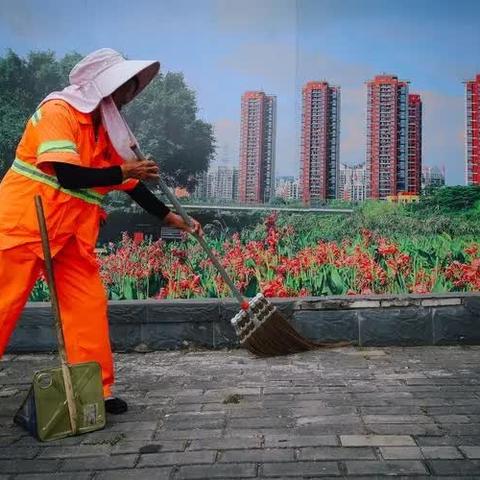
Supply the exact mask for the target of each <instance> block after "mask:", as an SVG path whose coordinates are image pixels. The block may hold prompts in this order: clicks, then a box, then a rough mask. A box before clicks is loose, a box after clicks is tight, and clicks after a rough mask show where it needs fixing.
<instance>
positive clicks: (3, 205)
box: [0, 48, 203, 413]
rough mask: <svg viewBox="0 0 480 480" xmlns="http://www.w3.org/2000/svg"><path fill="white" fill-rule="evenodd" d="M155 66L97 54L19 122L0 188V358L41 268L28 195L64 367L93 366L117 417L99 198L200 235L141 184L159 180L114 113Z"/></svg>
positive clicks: (120, 403)
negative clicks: (117, 196)
mask: <svg viewBox="0 0 480 480" xmlns="http://www.w3.org/2000/svg"><path fill="white" fill-rule="evenodd" d="M159 68H160V64H159V63H158V62H156V61H136V60H126V59H124V58H123V57H122V56H121V55H120V54H119V53H118V52H116V51H114V50H112V49H108V48H103V49H100V50H97V51H95V52H93V53H91V54H89V55H87V56H86V57H85V58H84V59H83V60H81V61H80V62H79V63H78V64H77V65H76V66H75V67H74V68H73V69H72V71H71V73H70V77H69V78H70V85H69V86H68V87H66V88H65V89H64V90H62V91H60V92H53V93H52V94H50V95H48V96H47V97H46V98H45V99H44V100H43V101H42V102H41V103H40V106H39V107H38V109H37V110H36V112H35V113H34V114H33V115H32V117H31V118H30V119H29V120H28V122H27V124H26V127H25V131H24V133H23V136H22V139H21V141H20V143H19V145H18V148H17V151H16V158H15V160H14V162H13V164H12V166H11V168H10V169H9V171H8V172H7V174H6V175H5V177H4V179H3V180H2V182H1V183H0V358H1V356H2V355H3V353H4V351H5V349H6V347H7V344H8V341H9V338H10V336H11V334H12V332H13V330H14V328H15V325H16V323H17V320H18V318H19V316H20V314H21V311H22V309H23V307H24V305H25V303H26V301H27V299H28V296H29V294H30V291H31V290H32V288H33V285H34V284H35V281H36V280H37V279H38V276H39V273H40V272H41V270H42V268H43V253H42V245H41V239H40V233H39V227H38V221H37V217H36V210H35V202H34V196H35V195H41V197H42V201H43V205H44V210H45V217H46V223H47V228H48V234H49V240H50V246H51V251H52V257H53V268H54V275H55V281H56V284H57V290H58V299H59V304H60V311H61V318H62V328H63V332H64V337H65V346H66V353H67V359H68V362H69V363H71V364H75V363H83V362H89V361H96V362H98V363H99V364H100V366H101V368H102V381H103V390H104V397H105V407H106V410H107V411H108V412H110V413H123V412H125V411H126V410H127V408H128V407H127V403H126V402H125V401H124V400H122V399H121V398H118V397H115V396H114V395H113V391H112V385H113V383H114V368H113V360H112V353H111V348H110V338H109V328H108V319H107V299H106V293H105V287H104V285H103V284H102V282H101V279H100V275H99V266H98V263H97V260H96V257H95V253H94V248H95V244H96V241H97V236H98V231H99V225H100V221H101V220H102V218H103V217H104V212H103V210H102V207H101V202H102V198H103V196H104V195H105V194H107V193H108V192H111V191H113V190H123V191H125V192H126V193H128V194H129V195H130V196H131V198H132V199H133V200H135V201H136V202H137V203H138V204H139V205H140V206H141V207H143V208H144V209H145V210H146V211H148V212H149V213H151V214H153V215H156V216H157V217H158V218H159V219H161V220H163V221H164V222H165V223H167V224H168V225H170V226H173V227H177V228H180V229H182V230H185V231H188V232H196V233H199V234H202V233H203V232H202V229H201V226H200V224H199V223H198V222H196V221H195V220H193V221H192V226H191V227H190V226H189V225H187V224H186V223H185V222H184V221H183V219H182V218H181V217H180V216H179V215H177V214H175V213H173V212H171V211H170V210H169V209H168V207H166V206H165V205H164V204H163V203H162V202H161V201H160V200H158V199H157V198H156V197H155V195H153V194H152V193H151V192H150V191H149V190H148V188H147V187H146V186H145V184H144V183H143V182H144V181H149V180H155V179H157V178H158V175H159V169H158V167H157V164H156V163H155V162H154V161H153V160H146V161H137V159H136V157H135V155H134V153H133V151H132V149H131V146H132V145H137V142H136V139H135V137H134V136H133V134H132V132H131V131H130V129H129V128H128V125H127V124H126V122H125V120H124V118H123V117H122V115H121V114H120V109H121V108H122V106H123V105H125V104H127V103H128V102H129V101H131V100H132V99H133V98H134V97H135V96H136V95H138V94H139V93H140V92H141V91H142V90H143V89H144V88H145V87H146V86H147V85H148V84H149V83H150V82H151V81H152V80H153V78H154V77H155V75H156V74H157V73H158V71H159Z"/></svg>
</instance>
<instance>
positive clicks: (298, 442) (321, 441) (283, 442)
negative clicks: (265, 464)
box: [265, 433, 338, 448]
mask: <svg viewBox="0 0 480 480" xmlns="http://www.w3.org/2000/svg"><path fill="white" fill-rule="evenodd" d="M336 445H338V440H337V437H336V436H335V435H312V436H307V435H301V436H300V435H299V436H294V435H291V434H289V433H285V434H283V435H266V436H265V447H266V448H270V447H276V448H291V447H294V448H295V447H327V446H331V447H333V446H336Z"/></svg>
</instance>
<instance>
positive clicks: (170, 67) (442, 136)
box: [0, 0, 480, 184]
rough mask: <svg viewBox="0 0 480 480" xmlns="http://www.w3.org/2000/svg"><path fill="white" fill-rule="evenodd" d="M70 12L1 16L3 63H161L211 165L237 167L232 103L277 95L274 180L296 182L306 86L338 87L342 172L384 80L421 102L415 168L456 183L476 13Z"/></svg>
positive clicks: (207, 6) (269, 8)
mask: <svg viewBox="0 0 480 480" xmlns="http://www.w3.org/2000/svg"><path fill="white" fill-rule="evenodd" d="M75 5H76V7H75V22H73V21H72V6H71V5H69V3H68V2H59V1H54V0H47V1H45V2H42V9H41V10H39V9H38V5H36V2H35V1H33V0H19V1H17V2H15V3H12V4H10V5H9V6H8V8H3V9H0V48H1V49H2V54H3V53H5V51H6V50H7V49H8V48H11V49H13V50H14V51H15V52H17V53H19V54H20V55H25V54H27V53H28V52H29V51H31V50H47V49H50V50H53V51H55V52H56V53H57V54H58V55H63V54H65V53H67V52H71V51H77V52H79V53H82V54H86V53H88V52H90V51H92V50H94V49H96V48H101V47H105V46H109V47H112V48H115V49H117V50H120V51H122V52H123V53H125V54H126V55H128V56H130V57H132V58H133V57H135V58H153V59H158V60H160V62H161V64H162V71H163V72H167V71H174V72H183V73H184V75H185V80H186V82H187V84H188V85H189V86H190V87H191V88H192V89H193V90H194V91H195V92H196V94H197V98H198V106H199V116H200V117H201V118H202V119H204V120H206V121H207V122H210V123H212V124H213V125H214V127H215V135H216V138H217V156H216V161H215V164H229V165H238V162H239V137H240V107H241V101H240V99H241V96H242V94H243V93H244V92H245V91H249V90H262V91H264V92H265V93H266V94H268V95H275V96H276V98H277V143H276V152H277V153H276V175H298V171H299V164H300V129H301V114H302V108H301V92H302V86H303V85H304V84H305V83H306V82H308V81H312V80H326V81H328V82H329V83H330V84H332V85H338V86H340V88H341V109H340V115H341V118H340V161H341V162H342V163H346V164H350V165H352V164H358V163H362V162H364V161H365V156H366V106H367V87H366V82H368V81H369V80H370V79H371V78H373V77H374V76H375V75H378V74H381V73H388V74H393V75H396V76H398V77H399V78H401V79H404V80H407V81H409V82H410V85H411V89H412V91H415V93H418V94H420V95H421V97H422V101H423V106H424V115H423V163H424V164H425V165H436V166H438V167H441V166H442V165H444V166H445V167H446V173H447V183H449V184H463V183H464V178H465V85H463V83H462V82H464V81H465V80H469V79H472V78H474V77H475V75H476V74H477V73H479V72H480V60H479V59H478V57H475V55H474V53H473V52H474V51H475V50H476V49H477V48H478V46H479V45H480V32H479V31H478V28H477V25H478V19H479V18H480V15H479V14H480V6H479V5H478V4H477V3H476V2H473V1H467V0H464V1H462V2H459V3H457V4H456V5H455V6H453V5H451V4H450V2H447V1H435V2H433V1H422V2H413V1H406V2H402V4H401V5H393V4H392V5H390V4H388V5H387V4H386V3H385V2H381V1H374V0H365V1H351V0H348V1H342V2H333V1H331V0H328V1H327V0H322V1H307V0H297V1H295V0H263V1H261V2H255V1H253V0H252V1H250V0H249V1H244V2H241V3H240V2H233V1H227V0H205V1H202V2H193V1H189V0H181V1H180V0H177V1H175V2H174V1H171V0H162V1H157V2H154V1H147V0H140V1H138V2H136V8H135V10H134V11H133V10H132V11H128V12H127V11H125V9H120V8H118V7H115V2H113V1H109V0H107V1H104V2H102V3H101V4H98V3H97V2H94V1H93V0H83V1H81V2H78V3H76V4H75ZM127 13H128V14H127ZM87 28H88V30H87Z"/></svg>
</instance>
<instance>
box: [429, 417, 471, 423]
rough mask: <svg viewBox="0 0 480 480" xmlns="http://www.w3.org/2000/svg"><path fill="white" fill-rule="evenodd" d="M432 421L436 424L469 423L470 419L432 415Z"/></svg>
mask: <svg viewBox="0 0 480 480" xmlns="http://www.w3.org/2000/svg"><path fill="white" fill-rule="evenodd" d="M433 418H434V420H435V421H436V422H438V423H469V422H470V418H468V417H467V416H466V415H434V417H433Z"/></svg>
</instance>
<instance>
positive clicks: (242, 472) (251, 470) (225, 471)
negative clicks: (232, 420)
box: [101, 463, 257, 480]
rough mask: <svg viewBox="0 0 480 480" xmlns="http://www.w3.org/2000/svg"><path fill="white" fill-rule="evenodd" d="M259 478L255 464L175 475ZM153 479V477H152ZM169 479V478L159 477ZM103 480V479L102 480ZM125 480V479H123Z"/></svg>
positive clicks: (187, 469)
mask: <svg viewBox="0 0 480 480" xmlns="http://www.w3.org/2000/svg"><path fill="white" fill-rule="evenodd" d="M256 476H257V466H256V465H255V464H248V463H243V464H223V465H220V464H216V465H209V466H205V465H196V466H184V467H180V469H179V470H178V472H177V473H176V475H175V478H176V479H184V480H187V479H188V480H190V479H192V480H193V479H207V478H208V479H210V478H222V479H227V478H252V477H256ZM150 478H152V477H150ZM158 478H167V477H158ZM101 480H103V479H101ZM112 480H113V479H112ZM122 480H123V479H122Z"/></svg>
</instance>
